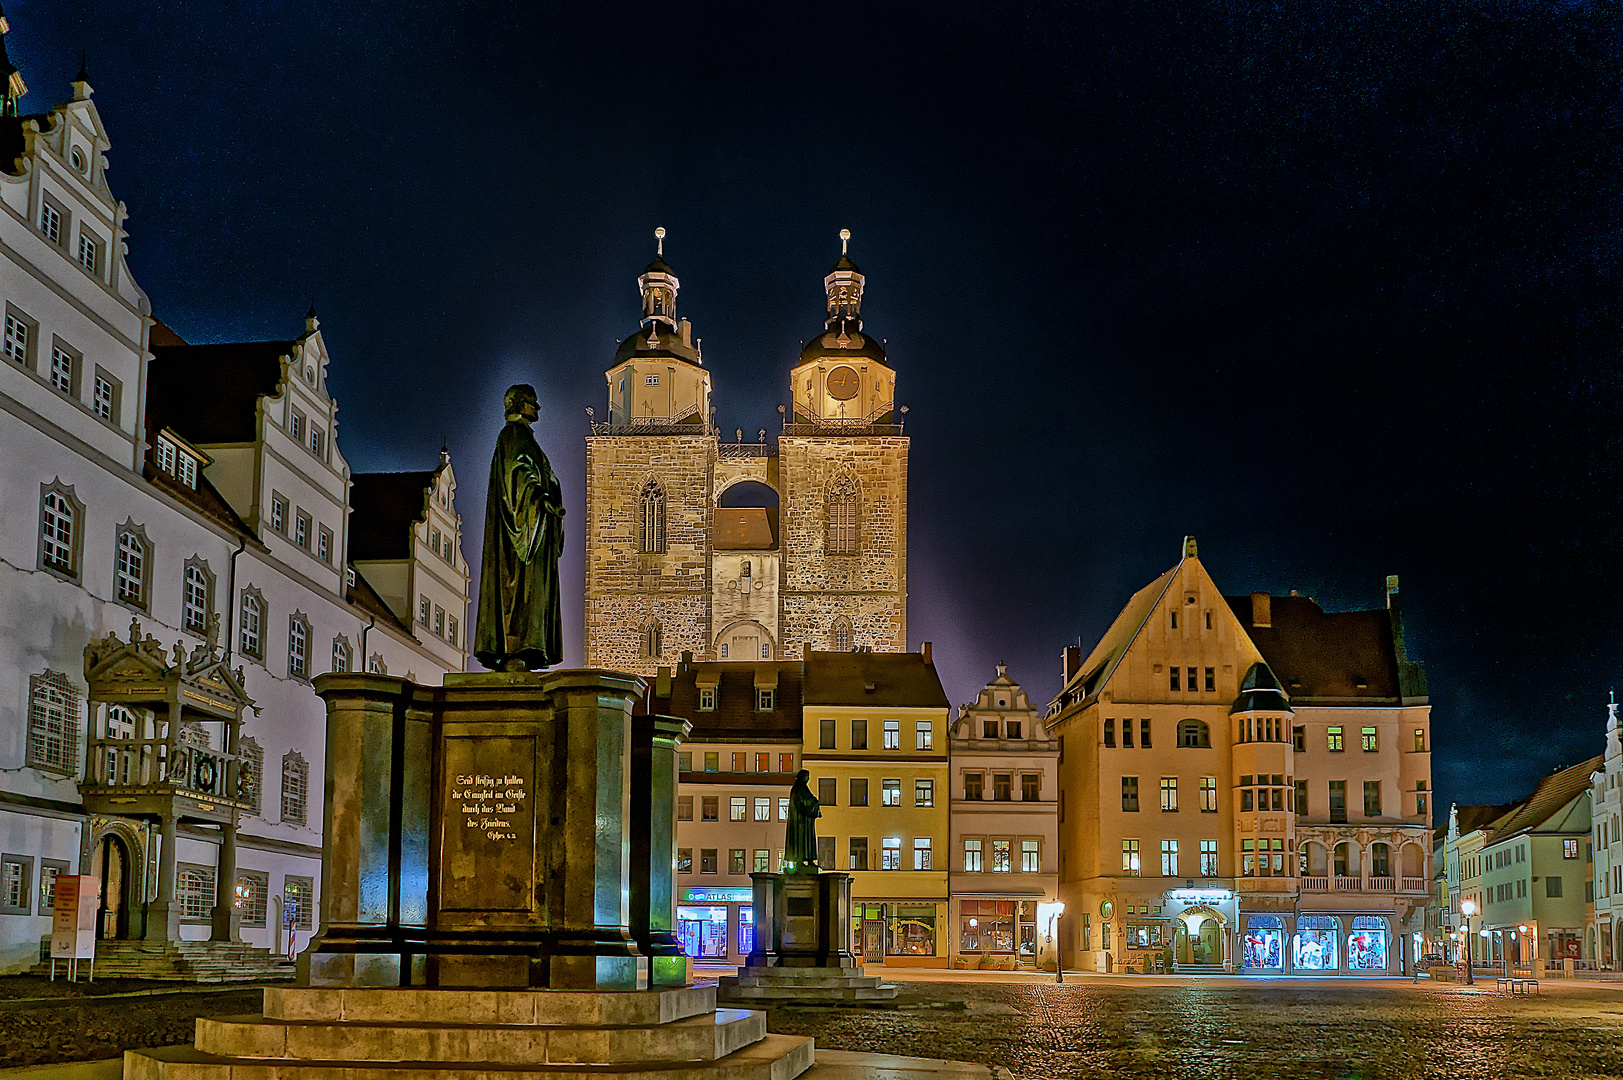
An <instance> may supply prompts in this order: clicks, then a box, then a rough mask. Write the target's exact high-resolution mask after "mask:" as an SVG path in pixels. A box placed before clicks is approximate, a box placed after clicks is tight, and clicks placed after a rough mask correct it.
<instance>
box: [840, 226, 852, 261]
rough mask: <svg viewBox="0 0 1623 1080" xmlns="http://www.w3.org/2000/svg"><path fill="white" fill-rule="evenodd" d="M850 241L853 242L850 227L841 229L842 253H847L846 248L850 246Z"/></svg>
mask: <svg viewBox="0 0 1623 1080" xmlns="http://www.w3.org/2000/svg"><path fill="white" fill-rule="evenodd" d="M850 243H851V230H850V229H841V230H840V254H841V255H845V254H847V253H848V252H847V250H846V249H847V247H848V245H849V244H850Z"/></svg>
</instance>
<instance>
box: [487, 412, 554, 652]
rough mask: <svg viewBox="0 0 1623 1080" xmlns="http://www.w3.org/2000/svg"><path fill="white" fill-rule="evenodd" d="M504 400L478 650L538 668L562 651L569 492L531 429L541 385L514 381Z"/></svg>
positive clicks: (494, 459)
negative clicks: (562, 566)
mask: <svg viewBox="0 0 1623 1080" xmlns="http://www.w3.org/2000/svg"><path fill="white" fill-rule="evenodd" d="M502 406H503V410H504V411H505V413H506V416H507V426H506V427H504V428H502V433H501V434H500V435H498V436H497V437H496V453H495V456H494V457H492V458H491V461H490V489H489V491H488V493H487V494H486V495H485V544H484V549H483V559H482V562H481V565H480V568H479V616H478V620H477V622H476V623H475V624H474V639H473V655H474V658H475V659H476V660H478V661H479V662H480V663H481V664H483V665H485V667H487V668H494V669H497V670H502V671H525V670H530V671H539V670H541V669H542V668H547V667H551V666H552V665H554V664H557V663H560V662H562V660H563V658H564V641H563V638H564V635H563V613H562V609H561V607H560V605H559V591H558V584H559V583H558V556H559V555H560V554H561V553H562V552H563V548H564V502H563V492H562V490H561V489H560V488H559V485H558V477H557V476H556V475H554V474H553V471H552V465H551V463H550V462H548V461H547V455H546V454H543V453H542V452H541V447H540V446H539V445H538V444H537V443H536V441H535V436H534V435H533V434H532V433H531V432H530V425H531V424H533V423H535V422H536V420H537V419H538V418H539V417H540V415H541V405H540V402H539V401H538V400H537V398H536V395H535V388H534V387H532V386H528V385H525V384H523V383H520V384H519V385H517V386H513V387H509V388H508V391H507V394H506V396H505V397H504V398H503V401H502Z"/></svg>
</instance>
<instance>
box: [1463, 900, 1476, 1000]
mask: <svg viewBox="0 0 1623 1080" xmlns="http://www.w3.org/2000/svg"><path fill="white" fill-rule="evenodd" d="M1475 914H1476V902H1475V901H1474V900H1462V901H1460V917H1461V918H1463V919H1464V920H1465V928H1464V929H1465V934H1464V936H1463V937H1462V938H1461V939H1460V944H1461V946H1463V947H1464V949H1465V985H1466V986H1475V985H1476V974H1475V972H1473V971H1472V970H1471V967H1472V964H1471V916H1472V915H1475Z"/></svg>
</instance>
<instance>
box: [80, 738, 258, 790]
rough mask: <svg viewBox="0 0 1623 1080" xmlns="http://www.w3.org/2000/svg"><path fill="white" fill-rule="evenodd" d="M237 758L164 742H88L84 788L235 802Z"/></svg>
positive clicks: (156, 740)
mask: <svg viewBox="0 0 1623 1080" xmlns="http://www.w3.org/2000/svg"><path fill="white" fill-rule="evenodd" d="M241 761H242V759H241V758H239V757H237V755H235V754H228V753H226V752H225V751H223V750H213V749H210V748H209V747H206V746H193V745H191V744H189V743H182V744H181V745H180V746H178V747H171V746H170V744H169V742H168V740H166V739H92V740H91V742H90V760H89V763H88V768H87V769H86V774H85V781H84V785H83V786H84V787H86V788H91V789H129V790H136V789H149V790H150V789H153V788H160V787H164V788H173V789H175V790H177V791H185V792H187V793H189V794H192V795H198V796H202V797H204V798H211V799H235V797H236V791H237V788H238V783H239V770H240V769H241Z"/></svg>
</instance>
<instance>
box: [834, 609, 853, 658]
mask: <svg viewBox="0 0 1623 1080" xmlns="http://www.w3.org/2000/svg"><path fill="white" fill-rule="evenodd" d="M851 636H852V635H851V620H850V619H847V618H846V617H845V616H844V615H841V616H840V617H839V618H837V619H835V620H834V625H833V626H831V627H829V631H828V644H829V648H830V649H831V650H832V651H834V652H850V651H851V644H852V642H851Z"/></svg>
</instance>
